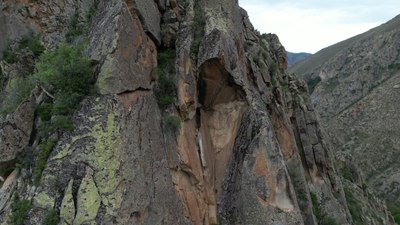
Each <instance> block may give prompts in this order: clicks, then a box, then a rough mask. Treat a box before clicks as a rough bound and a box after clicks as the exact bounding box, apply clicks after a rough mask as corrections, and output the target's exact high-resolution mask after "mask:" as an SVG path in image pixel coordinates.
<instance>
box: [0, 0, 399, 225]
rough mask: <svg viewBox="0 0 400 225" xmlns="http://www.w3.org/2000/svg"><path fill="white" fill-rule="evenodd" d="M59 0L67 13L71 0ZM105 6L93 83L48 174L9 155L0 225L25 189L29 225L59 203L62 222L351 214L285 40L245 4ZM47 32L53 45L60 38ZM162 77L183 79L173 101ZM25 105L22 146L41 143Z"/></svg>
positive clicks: (100, 10)
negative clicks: (254, 20)
mask: <svg viewBox="0 0 400 225" xmlns="http://www.w3.org/2000/svg"><path fill="white" fill-rule="evenodd" d="M60 2H62V4H60V10H61V11H65V10H67V9H68V8H70V7H72V5H73V4H72V3H71V2H70V1H65V2H64V1H60ZM10 4H11V3H10ZM18 4H21V5H24V3H23V2H19V3H18ZM46 4H47V3H42V2H41V1H40V2H35V3H31V4H30V5H29V7H34V8H35V7H43V5H46ZM96 8H97V10H96V14H95V16H94V17H93V21H92V23H91V25H90V27H89V36H88V39H89V46H88V48H87V51H86V53H87V54H88V55H89V57H90V58H91V60H92V61H93V66H94V67H95V69H96V77H97V81H96V88H97V93H96V94H92V95H91V96H87V97H86V98H85V99H84V100H83V102H82V103H81V107H80V108H79V109H78V110H77V111H76V112H75V114H74V116H73V122H74V129H73V130H72V131H66V132H63V133H62V134H61V135H60V139H59V141H58V142H57V144H56V145H55V147H54V148H53V150H52V152H51V154H50V157H49V159H48V160H47V163H46V168H45V169H44V171H43V174H42V176H41V180H40V183H39V184H37V183H33V182H32V178H31V176H30V173H31V168H29V167H28V168H19V167H17V165H16V162H11V163H8V162H7V163H8V164H6V163H3V161H0V166H2V167H7V168H9V170H8V171H9V172H11V171H13V170H14V169H15V170H14V172H12V173H11V174H10V175H9V174H6V175H5V176H7V180H6V181H5V182H4V183H3V184H2V188H1V191H0V194H1V199H2V200H1V202H0V203H1V205H0V207H2V208H0V210H1V211H0V223H1V224H7V223H8V222H9V218H12V216H13V213H14V212H13V211H12V210H11V208H12V205H13V204H12V199H13V198H14V197H15V196H19V198H23V199H27V200H29V201H30V202H31V204H32V206H31V208H30V209H29V210H28V212H27V217H26V219H25V221H24V223H25V224H32V225H33V224H41V223H42V222H43V221H45V220H47V219H48V213H47V212H48V211H50V210H53V211H55V212H56V215H57V223H58V224H77V225H78V224H79V225H80V224H148V225H154V224H188V225H189V224H193V225H203V224H204V225H205V224H207V225H208V224H224V225H228V224H229V225H232V224H237V225H239V224H254V225H258V224H260V225H261V224H276V225H278V224H282V225H283V224H289V225H290V224H293V225H294V224H296V225H297V224H310V225H312V224H315V225H316V224H352V222H353V219H352V216H351V214H350V212H351V211H349V207H348V204H347V203H348V202H347V201H346V196H345V191H344V189H343V184H342V182H341V179H340V178H339V176H338V174H337V172H336V169H335V166H334V164H333V162H332V156H331V152H330V148H329V145H328V143H327V141H326V140H325V138H324V134H323V132H322V130H321V126H320V124H319V122H318V119H317V116H316V114H315V111H314V109H313V107H312V105H311V103H310V101H309V96H308V94H307V88H306V85H305V83H304V82H302V81H300V80H298V79H297V78H296V77H294V76H292V75H290V74H289V73H288V72H287V57H286V51H285V49H284V47H283V46H282V45H281V44H280V42H279V40H278V37H277V36H275V35H272V34H263V35H261V34H259V33H258V32H256V31H255V30H254V29H253V27H252V26H251V24H250V22H249V19H248V17H247V14H246V12H245V11H244V10H243V9H240V8H239V6H238V3H237V2H236V1H228V0H220V1H212V0H202V1H178V2H177V1H173V0H170V1H152V0H151V1H147V0H146V1H145V0H138V1H122V0H112V1H100V2H99V3H98V5H97V7H96ZM54 12H55V11H54ZM14 13H15V12H14ZM10 14H13V12H10ZM160 24H161V25H160ZM64 26H67V25H65V24H64ZM161 27H162V28H164V29H162V28H161ZM160 32H161V33H160ZM60 33H63V32H62V29H61V31H60ZM161 34H163V35H161ZM43 35H44V36H45V37H46V38H44V39H43V40H44V42H45V43H46V44H48V46H51V45H52V44H53V43H57V41H58V40H59V39H58V38H55V37H54V36H51V35H47V36H46V35H45V34H43ZM172 47H176V48H175V49H171V48H172ZM171 50H172V52H174V53H173V54H172V55H173V57H172V58H173V60H172V62H170V63H171V65H169V66H168V67H170V68H163V67H165V66H166V64H165V58H166V56H165V55H166V54H167V53H168V54H170V53H171ZM157 58H158V60H157ZM167 58H171V56H170V55H168V57H167ZM156 71H157V73H156ZM157 75H158V76H157ZM163 79H170V82H171V83H172V84H173V86H174V91H173V93H170V95H171V96H170V97H171V99H172V103H171V104H168V105H166V104H162V102H161V101H160V99H159V98H160V95H159V94H158V93H160V90H159V89H160V88H161V87H162V82H166V81H165V80H163ZM37 100H38V99H37ZM24 104H26V103H23V104H22V105H21V106H20V108H21V107H23V106H24ZM33 108H34V106H33ZM18 113H20V111H19V110H17V111H15V112H14V113H12V114H11V115H10V116H9V117H7V118H16V116H17V115H19V114H18ZM25 113H26V114H27V115H26V116H25V117H24V118H27V120H26V121H24V123H22V122H21V124H19V123H18V125H19V126H22V125H24V126H25V125H26V124H27V125H26V126H28V125H30V126H29V127H32V128H33V131H32V132H33V134H32V138H30V139H28V142H21V143H19V144H23V145H28V146H30V147H31V148H33V149H35V148H37V143H35V141H34V140H35V132H37V131H38V130H37V129H39V128H38V126H37V124H36V123H40V120H39V119H38V118H35V117H37V116H36V115H35V113H34V112H33V111H27V112H25ZM5 128H6V125H2V129H5ZM29 133H31V132H29ZM6 139H7V140H8V139H9V138H6ZM15 148H16V150H14V152H16V153H15V154H20V152H25V153H27V152H29V151H30V149H29V148H26V149H25V150H21V148H19V146H16V147H15ZM1 150H2V151H3V149H1ZM18 172H19V173H18ZM15 183H18V185H15ZM352 184H353V183H351V182H350V184H349V185H352ZM3 199H4V200H3ZM3 202H4V203H3ZM365 204H366V205H369V204H371V205H374V206H375V205H378V206H381V205H380V204H378V203H370V202H368V199H367V200H366V201H365ZM3 205H4V206H3ZM374 209H375V210H376V211H375V214H374V216H375V217H372V216H371V217H368V219H370V220H369V221H370V222H371V223H369V224H393V223H392V220H391V218H390V217H389V216H388V214H387V212H386V211H385V208H384V207H383V206H382V207H381V208H374ZM378 221H379V222H378Z"/></svg>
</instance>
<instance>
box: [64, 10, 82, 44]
mask: <svg viewBox="0 0 400 225" xmlns="http://www.w3.org/2000/svg"><path fill="white" fill-rule="evenodd" d="M84 31H85V28H84V26H83V25H82V24H81V23H80V22H79V13H78V12H75V14H74V15H73V16H72V19H71V22H70V24H69V30H68V32H67V33H66V34H65V38H66V40H67V42H68V43H71V42H72V41H73V40H74V39H75V38H76V37H78V36H81V35H82V34H83V33H84Z"/></svg>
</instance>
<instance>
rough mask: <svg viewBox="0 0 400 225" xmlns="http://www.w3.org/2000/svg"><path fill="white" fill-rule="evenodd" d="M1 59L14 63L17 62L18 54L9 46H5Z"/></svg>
mask: <svg viewBox="0 0 400 225" xmlns="http://www.w3.org/2000/svg"><path fill="white" fill-rule="evenodd" d="M3 59H4V61H6V62H7V63H9V64H14V63H16V62H18V60H19V58H18V55H17V54H16V53H15V52H14V51H13V50H11V49H10V48H7V49H6V50H4V52H3Z"/></svg>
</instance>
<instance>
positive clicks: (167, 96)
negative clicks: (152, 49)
mask: <svg viewBox="0 0 400 225" xmlns="http://www.w3.org/2000/svg"><path fill="white" fill-rule="evenodd" d="M175 57H176V55H175V50H174V49H165V50H163V51H160V52H159V53H158V70H157V72H158V85H157V88H156V90H155V94H156V97H157V101H158V104H159V105H160V107H161V108H165V107H167V106H169V105H170V104H172V102H173V100H174V99H173V96H174V94H175V89H176V88H175V84H174V82H173V81H172V80H171V79H170V78H169V74H173V72H174V62H175Z"/></svg>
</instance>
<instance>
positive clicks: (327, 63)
mask: <svg viewBox="0 0 400 225" xmlns="http://www.w3.org/2000/svg"><path fill="white" fill-rule="evenodd" d="M399 25H400V17H399V16H397V17H395V18H394V19H392V20H391V21H389V22H387V23H386V24H383V25H381V26H379V27H376V28H374V29H372V30H370V31H368V32H366V33H364V34H360V35H358V36H356V37H353V38H351V39H349V40H346V41H343V42H341V43H339V44H336V45H333V46H331V47H328V48H326V49H324V50H321V51H320V52H319V53H317V54H315V55H314V56H312V57H310V58H309V59H307V60H305V61H304V62H303V63H301V64H299V65H296V66H295V67H294V68H293V71H294V72H298V73H299V75H301V76H303V77H305V78H306V79H307V80H308V82H309V83H313V86H315V89H314V92H313V93H312V96H311V97H312V101H313V103H314V105H315V106H316V109H317V110H318V112H319V113H320V115H321V118H322V120H323V121H324V123H323V124H325V125H326V129H327V131H328V132H329V133H330V139H331V140H332V143H333V144H334V147H335V148H336V149H337V154H338V155H339V158H340V159H342V160H341V161H343V162H346V159H347V158H348V155H352V156H353V157H354V159H356V160H357V161H358V164H359V166H360V169H361V171H363V173H362V178H361V179H366V181H367V183H368V185H369V186H370V187H372V188H373V189H374V190H375V191H376V192H377V193H379V194H380V195H381V196H383V197H384V198H385V199H386V200H387V201H388V203H390V204H397V205H399V204H400V192H399V188H398V182H399V176H398V174H399V171H400V167H399V163H398V160H397V158H398V157H397V156H398V155H399V153H400V148H399V141H398V140H399V138H398V136H399V134H398V131H397V130H398V129H397V127H398V125H399V119H400V118H399V116H398V113H397V111H398V109H399V108H400V105H399V103H398V101H397V95H398V86H399V85H398V84H399V83H400V70H399V69H400V57H399V54H400V35H399V34H400V33H399V31H400V30H399ZM322 60H323V61H322ZM318 77H319V78H320V79H318ZM318 80H321V81H320V82H319V83H318V82H316V81H318ZM344 172H345V173H346V174H348V171H344ZM350 175H351V174H350ZM347 177H348V178H351V176H347ZM351 179H355V177H353V178H351ZM356 180H360V179H358V178H357V179H356ZM359 186H362V182H361V183H360V184H359Z"/></svg>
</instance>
